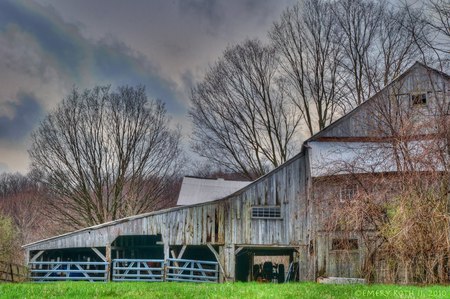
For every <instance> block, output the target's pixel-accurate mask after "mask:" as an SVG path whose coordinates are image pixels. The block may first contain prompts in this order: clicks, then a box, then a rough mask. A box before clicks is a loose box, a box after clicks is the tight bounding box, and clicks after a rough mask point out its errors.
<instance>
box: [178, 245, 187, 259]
mask: <svg viewBox="0 0 450 299" xmlns="http://www.w3.org/2000/svg"><path fill="white" fill-rule="evenodd" d="M186 247H187V246H186V245H183V247H181V250H180V252H179V253H178V259H181V258H182V257H183V254H184V252H185V251H186Z"/></svg>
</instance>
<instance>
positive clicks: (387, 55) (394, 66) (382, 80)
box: [365, 2, 420, 93]
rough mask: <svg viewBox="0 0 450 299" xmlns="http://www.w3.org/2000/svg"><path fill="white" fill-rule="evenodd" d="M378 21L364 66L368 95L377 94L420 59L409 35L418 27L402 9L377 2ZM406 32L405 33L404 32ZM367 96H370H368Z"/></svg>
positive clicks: (414, 43) (418, 52)
mask: <svg viewBox="0 0 450 299" xmlns="http://www.w3.org/2000/svg"><path fill="white" fill-rule="evenodd" d="M379 5H380V9H381V13H382V15H381V19H380V20H379V25H378V27H377V31H376V34H375V36H374V47H373V48H371V49H370V50H371V52H372V53H369V57H370V58H369V60H368V61H367V62H365V63H366V64H367V63H368V64H369V65H366V66H365V69H366V70H367V71H366V73H367V74H366V76H367V78H368V79H367V81H368V83H369V85H370V86H371V87H370V91H373V92H378V91H380V90H381V89H382V88H383V87H385V86H386V85H387V84H388V83H389V82H391V81H392V80H393V79H394V78H396V77H397V76H399V75H400V74H401V73H403V72H404V71H405V70H406V68H407V67H410V66H411V65H412V64H413V63H414V62H415V61H416V60H418V59H419V57H420V51H419V47H418V45H417V43H416V42H415V40H414V36H413V33H412V32H413V31H417V30H418V29H417V27H419V26H420V23H419V22H415V21H413V20H411V19H410V18H409V17H408V13H407V12H406V11H405V8H403V7H396V6H393V5H391V4H388V3H383V2H381V3H380V4H379ZM408 28H409V29H408ZM369 93H370V92H369Z"/></svg>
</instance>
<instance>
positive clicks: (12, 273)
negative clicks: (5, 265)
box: [9, 263, 14, 282]
mask: <svg viewBox="0 0 450 299" xmlns="http://www.w3.org/2000/svg"><path fill="white" fill-rule="evenodd" d="M9 272H10V275H11V282H14V272H13V265H12V264H11V263H10V264H9Z"/></svg>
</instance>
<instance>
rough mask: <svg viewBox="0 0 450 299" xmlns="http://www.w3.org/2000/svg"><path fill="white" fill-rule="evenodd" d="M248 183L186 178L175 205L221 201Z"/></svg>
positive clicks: (248, 182)
mask: <svg viewBox="0 0 450 299" xmlns="http://www.w3.org/2000/svg"><path fill="white" fill-rule="evenodd" d="M250 183H251V182H250V181H229V180H224V179H221V178H219V179H205V178H197V177H190V176H186V177H184V178H183V183H182V184H181V189H180V194H179V196H178V201H177V205H178V206H186V205H193V204H198V203H202V202H209V201H213V200H217V199H221V198H224V197H226V196H228V195H230V194H233V193H234V192H236V191H238V190H239V189H242V188H244V187H245V186H247V185H248V184H250Z"/></svg>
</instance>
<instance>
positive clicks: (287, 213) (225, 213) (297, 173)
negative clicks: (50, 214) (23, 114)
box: [28, 155, 308, 250]
mask: <svg viewBox="0 0 450 299" xmlns="http://www.w3.org/2000/svg"><path fill="white" fill-rule="evenodd" d="M305 165H306V161H305V156H304V155H299V156H297V157H296V158H294V159H293V160H291V161H290V162H288V163H286V164H285V165H283V166H282V167H280V168H278V169H277V170H276V171H274V172H272V173H270V174H268V175H267V176H265V177H263V178H261V179H260V180H259V181H257V182H256V183H254V184H251V185H249V186H248V187H247V188H244V190H243V191H241V192H239V193H237V194H236V195H234V196H231V197H229V198H226V199H223V200H219V201H215V202H210V203H206V204H201V205H196V206H187V207H182V208H175V209H169V210H166V211H162V212H156V213H150V214H148V215H145V216H141V217H131V218H130V219H124V220H120V221H117V222H114V223H111V224H105V225H100V226H98V227H93V228H92V229H85V230H81V231H78V232H74V233H71V234H67V235H64V236H61V237H57V238H54V239H49V240H46V241H42V242H38V243H36V244H33V245H30V246H29V247H28V248H29V249H30V250H40V249H52V248H75V247H105V246H106V244H111V243H112V242H113V241H114V240H115V238H117V237H118V236H119V235H147V234H149V235H156V234H161V235H162V237H163V241H164V242H165V243H168V244H169V245H201V244H206V243H212V244H255V245H264V244H267V245H270V244H279V245H282V244H285V245H295V244H305V243H306V242H307V240H306V239H305V236H306V234H305V230H306V229H307V226H308V224H307V223H303V222H304V219H305V218H304V214H305V209H306V205H307V203H306V199H305V196H306V192H305V188H306V187H305V182H306V181H305V178H306V176H307V173H306V167H305ZM254 205H280V206H281V209H282V215H283V217H282V219H277V220H272V219H269V220H267V219H252V218H251V207H252V206H254ZM300 215H301V216H300Z"/></svg>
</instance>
